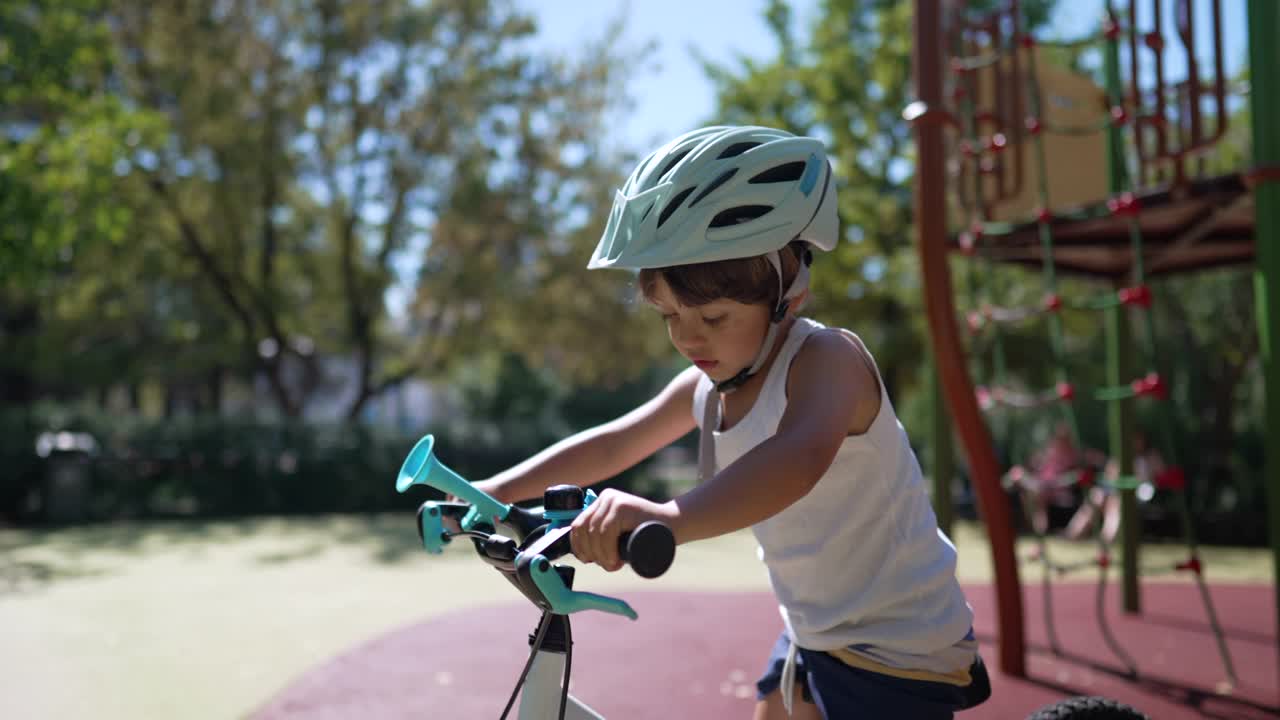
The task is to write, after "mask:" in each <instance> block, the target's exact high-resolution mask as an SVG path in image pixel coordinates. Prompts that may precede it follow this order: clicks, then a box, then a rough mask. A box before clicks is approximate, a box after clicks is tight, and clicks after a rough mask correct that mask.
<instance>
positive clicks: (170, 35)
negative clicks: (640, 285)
mask: <svg viewBox="0 0 1280 720" xmlns="http://www.w3.org/2000/svg"><path fill="white" fill-rule="evenodd" d="M0 25H3V26H4V27H5V28H6V29H7V30H8V29H12V30H13V32H5V33H4V34H3V35H0V37H3V38H4V39H3V40H0V57H3V59H4V60H6V62H5V63H0V79H2V80H5V81H7V82H3V83H0V85H3V86H4V87H3V90H2V91H3V93H4V95H3V96H2V100H3V103H0V107H2V108H3V110H2V111H0V128H3V131H4V137H6V138H7V139H8V142H7V143H5V144H4V145H3V146H2V147H0V190H2V191H3V192H0V240H3V242H2V243H0V275H2V276H3V278H2V279H0V300H2V301H3V302H0V337H3V339H4V340H5V344H6V346H7V347H14V348H17V351H16V352H14V353H7V354H6V357H5V359H4V360H3V362H4V363H5V366H4V367H3V368H0V370H3V371H4V372H5V374H6V375H8V376H9V377H12V378H13V380H12V381H11V382H6V383H3V384H4V385H5V386H7V389H6V391H5V393H4V394H3V395H0V404H4V403H5V402H9V403H18V404H21V403H24V402H28V401H29V400H30V399H31V397H36V396H40V395H42V394H57V395H59V396H65V397H79V396H83V395H84V394H86V393H94V392H101V391H102V390H103V389H104V388H105V387H106V386H107V385H108V384H110V383H126V384H137V383H140V382H142V381H143V380H144V379H145V380H147V381H148V382H151V383H155V384H158V385H161V386H163V387H166V388H170V389H173V390H181V389H182V388H184V387H187V386H190V385H192V384H193V383H200V382H205V380H206V379H207V378H209V377H214V376H223V375H229V376H231V377H235V378H239V379H242V380H249V379H251V378H252V377H254V376H258V377H262V378H265V379H266V380H267V382H268V387H269V390H270V394H269V396H267V397H264V402H265V403H270V404H273V405H274V406H275V407H276V408H277V409H278V413H279V414H280V415H284V416H296V415H299V414H301V413H302V412H303V411H304V410H305V409H306V408H307V406H308V403H309V402H310V401H311V400H312V399H313V398H316V397H317V396H318V395H320V394H322V393H325V392H326V391H329V390H331V388H332V378H330V377H329V376H328V375H327V371H326V366H325V364H324V363H323V362H321V359H322V358H332V357H335V356H341V357H344V358H347V359H349V360H350V362H351V363H353V364H354V365H355V366H356V372H355V374H354V377H355V380H356V385H357V388H356V392H355V394H354V397H353V400H352V402H351V404H350V406H349V407H348V408H347V415H348V416H350V417H356V416H358V414H359V413H360V411H361V409H362V407H363V406H364V404H365V403H367V402H368V400H369V399H370V398H372V397H376V396H377V395H378V394H379V393H381V392H383V391H384V390H386V389H387V388H389V387H392V386H394V385H396V384H397V383H399V382H402V381H403V380H405V379H407V378H410V377H432V376H435V377H438V376H440V375H441V374H443V373H445V372H447V371H448V370H449V369H450V367H451V366H452V365H454V364H456V363H458V362H460V361H462V360H464V359H470V358H474V357H478V356H480V355H483V354H485V353H488V352H491V351H492V348H495V347H501V348H514V349H516V350H517V351H519V352H521V353H522V354H524V355H525V356H526V357H527V358H528V359H529V360H530V361H531V362H534V363H535V364H541V365H547V366H550V365H557V366H560V367H563V368H564V371H565V372H570V373H577V374H579V375H581V376H583V377H589V378H594V379H600V380H608V381H610V382H618V381H620V380H622V379H625V378H626V377H630V376H634V375H635V374H636V373H637V372H638V371H639V369H641V368H642V367H643V365H644V363H645V359H646V358H648V357H652V356H653V353H654V350H655V348H656V347H657V346H656V344H654V343H652V342H649V341H647V340H646V341H639V340H636V341H632V340H623V341H620V342H619V347H618V350H619V352H618V354H617V357H616V358H615V359H614V360H613V361H602V360H601V359H600V357H601V356H600V354H599V353H596V352H590V351H588V348H589V347H590V344H589V343H587V342H584V341H585V340H586V339H587V338H595V337H597V336H598V334H599V333H600V332H601V331H602V329H603V327H604V326H606V325H608V324H610V323H613V324H618V323H621V324H623V325H625V324H627V323H628V322H630V320H629V319H628V318H630V317H631V315H632V314H629V313H625V312H624V313H622V314H621V316H620V317H621V320H617V319H615V318H614V316H613V314H608V313H606V314H602V313H600V312H597V311H598V309H599V308H600V307H601V303H602V302H607V303H608V304H609V305H612V304H613V301H614V300H616V299H617V298H619V297H622V296H624V295H625V294H626V292H627V289H626V283H627V279H626V277H625V276H623V275H621V274H611V273H596V274H591V276H590V277H584V276H586V275H587V274H586V273H585V272H583V270H582V265H583V258H585V257H586V256H587V255H588V253H589V247H588V243H590V242H591V238H592V237H594V236H596V235H598V232H599V228H598V226H597V224H596V223H595V220H594V219H595V218H598V217H602V216H603V211H602V210H601V208H603V207H607V205H608V202H609V200H610V199H611V198H610V197H609V195H608V188H611V187H613V186H614V185H615V184H616V177H615V175H614V172H615V171H614V168H615V166H618V165H621V164H622V163H621V162H618V159H617V158H615V157H614V156H613V155H612V154H611V153H608V152H604V151H602V149H601V148H600V147H599V145H598V144H597V138H598V137H600V136H601V133H598V132H597V131H598V129H599V127H600V123H601V118H602V116H603V114H604V113H605V112H606V111H608V110H610V109H612V108H615V107H617V106H618V104H619V103H620V102H622V101H623V100H624V98H623V96H622V95H621V93H620V92H619V90H618V88H619V87H622V82H621V79H622V77H623V70H624V68H625V67H626V66H627V64H628V63H627V60H629V59H630V54H631V53H632V52H639V51H633V50H630V49H627V48H621V47H617V46H615V45H613V44H610V43H608V42H605V41H604V40H601V41H599V42H598V43H591V42H587V43H586V44H585V45H584V52H583V53H582V54H581V56H579V57H575V58H566V57H559V56H553V55H549V54H547V53H543V52H540V51H537V50H536V49H535V48H534V47H533V45H532V43H531V42H530V39H531V37H532V35H533V33H534V31H535V27H534V25H533V22H532V20H531V19H530V17H529V16H528V15H527V14H526V13H525V12H523V11H521V10H520V9H519V8H518V7H516V6H515V4H514V3H513V2H510V1H509V0H434V1H433V2H415V1H411V0H393V1H391V2H383V3H355V4H340V3H333V2H328V1H327V0H269V1H267V2H248V1H247V0H232V1H231V2H226V3H215V4H210V3H194V4H166V3H162V4H158V5H157V4H151V5H139V4H137V3H128V2H115V1H114V0H76V1H75V2H71V3H59V4H57V7H50V6H48V4H45V3H36V2H19V3H7V4H5V6H4V8H3V9H2V10H0ZM423 260H425V266H424V268H423V269H422V271H421V272H418V270H417V268H418V266H419V265H420V264H421V263H422V261H423ZM562 276H569V277H571V278H574V280H572V281H569V280H565V279H562ZM393 290H394V291H395V292H396V293H397V294H398V297H400V298H402V299H407V300H408V303H407V304H408V305H409V310H408V312H407V313H406V314H401V315H395V314H393V313H392V310H391V308H389V307H388V305H387V298H388V296H389V293H391V292H392V291H393ZM525 309H529V310H530V313H529V314H534V315H536V317H532V318H531V317H528V314H526V313H525V312H523V311H524V310H525ZM562 310H563V313H562V312H561V311H562ZM561 315H563V316H564V317H565V318H566V319H565V320H557V321H556V322H547V319H548V318H560V317H561ZM619 329H620V330H621V329H623V328H621V327H620V328H619ZM618 335H619V337H624V336H625V337H632V334H626V333H622V332H620V333H618ZM58 348H62V349H63V350H64V351H63V352H61V353H59V352H57V349H58ZM22 387H27V388H31V390H29V391H25V392H22V393H16V392H13V391H11V390H9V389H8V388H22Z"/></svg>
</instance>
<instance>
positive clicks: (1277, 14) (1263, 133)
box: [1249, 0, 1280, 649]
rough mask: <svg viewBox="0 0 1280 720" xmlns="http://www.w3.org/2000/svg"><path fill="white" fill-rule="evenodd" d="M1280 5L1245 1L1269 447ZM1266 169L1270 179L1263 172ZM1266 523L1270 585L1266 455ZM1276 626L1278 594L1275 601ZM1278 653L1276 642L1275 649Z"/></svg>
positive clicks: (1278, 275)
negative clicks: (1247, 10)
mask: <svg viewBox="0 0 1280 720" xmlns="http://www.w3.org/2000/svg"><path fill="white" fill-rule="evenodd" d="M1277 37H1280V3H1276V2H1275V0H1249V74H1250V92H1249V102H1250V105H1251V108H1250V112H1251V114H1252V120H1253V157H1254V163H1255V164H1256V166H1257V168H1258V169H1259V178H1258V184H1257V186H1256V187H1255V188H1254V213H1255V225H1254V236H1253V237H1254V239H1253V242H1254V247H1255V253H1256V255H1257V276H1256V283H1255V285H1256V288H1257V293H1256V302H1257V306H1258V334H1259V335H1260V336H1261V338H1262V365H1263V373H1264V377H1265V379H1266V383H1267V389H1266V401H1267V410H1266V413H1267V425H1266V427H1267V428H1268V434H1269V435H1270V437H1268V438H1267V447H1268V448H1275V447H1277V446H1278V444H1280V366H1277V362H1276V355H1275V353H1274V352H1273V349H1274V346H1273V345H1272V341H1273V339H1276V338H1280V308H1277V307H1276V306H1275V304H1274V303H1273V301H1272V298H1280V252H1277V249H1280V179H1278V178H1277V177H1276V172H1277V168H1280V42H1276V38H1277ZM1266 168H1270V169H1271V173H1270V174H1269V175H1268V174H1266V173H1265V172H1264V169H1266ZM1266 465H1267V467H1266V475H1265V477H1266V483H1265V485H1266V489H1267V524H1268V526H1269V527H1270V528H1271V558H1272V573H1273V575H1272V578H1271V582H1272V585H1273V586H1275V585H1276V584H1277V582H1280V457H1278V456H1277V455H1276V453H1274V452H1268V453H1267V460H1266ZM1276 619H1277V624H1280V595H1278V596H1277V598H1276ZM1277 649H1280V643H1278V644H1277Z"/></svg>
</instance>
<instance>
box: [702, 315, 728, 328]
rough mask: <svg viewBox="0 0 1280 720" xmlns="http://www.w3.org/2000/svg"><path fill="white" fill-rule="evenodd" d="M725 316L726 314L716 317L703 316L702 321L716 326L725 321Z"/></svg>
mask: <svg viewBox="0 0 1280 720" xmlns="http://www.w3.org/2000/svg"><path fill="white" fill-rule="evenodd" d="M724 318H725V316H724V315H717V316H715V317H704V318H702V322H704V323H706V324H708V325H710V326H712V327H715V326H716V325H719V324H720V323H722V322H724Z"/></svg>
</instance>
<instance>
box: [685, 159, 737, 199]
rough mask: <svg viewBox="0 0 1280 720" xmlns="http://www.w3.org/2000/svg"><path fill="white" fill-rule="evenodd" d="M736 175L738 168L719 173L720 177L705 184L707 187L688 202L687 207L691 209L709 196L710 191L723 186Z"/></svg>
mask: <svg viewBox="0 0 1280 720" xmlns="http://www.w3.org/2000/svg"><path fill="white" fill-rule="evenodd" d="M737 174H738V168H730V169H728V170H725V171H724V172H723V173H720V177H718V178H716V179H715V180H712V181H711V182H710V183H707V186H706V187H705V188H703V189H702V192H700V193H698V195H697V196H696V197H694V198H693V200H692V201H690V202H689V207H693V206H694V205H697V204H698V202H699V201H701V200H702V198H704V197H706V196H707V195H709V194H711V191H712V190H715V189H716V188H718V187H720V186H721V185H723V184H725V183H726V182H728V181H729V178H731V177H733V176H734V175H737Z"/></svg>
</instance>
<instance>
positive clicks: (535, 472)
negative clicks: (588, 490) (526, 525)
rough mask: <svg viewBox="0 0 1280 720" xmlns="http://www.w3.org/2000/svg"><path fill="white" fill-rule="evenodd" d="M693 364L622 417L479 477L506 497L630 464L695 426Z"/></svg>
mask: <svg viewBox="0 0 1280 720" xmlns="http://www.w3.org/2000/svg"><path fill="white" fill-rule="evenodd" d="M701 376H702V372H701V371H699V370H698V369H697V368H696V367H690V368H688V369H687V370H685V371H683V372H681V373H680V374H679V375H677V376H676V377H675V378H674V379H673V380H672V381H671V382H670V383H668V384H667V386H666V388H664V389H663V390H662V392H660V393H658V394H657V395H656V396H655V397H654V398H653V399H651V400H649V401H648V402H646V403H645V404H643V405H641V406H640V407H638V408H636V409H635V410H632V411H631V412H629V413H627V414H626V415H623V416H622V417H620V418H618V419H616V420H612V421H610V422H607V423H605V424H603V425H598V426H596V427H594V428H590V429H588V430H584V431H582V432H579V433H577V434H575V435H572V436H570V437H568V438H565V439H564V440H561V441H560V442H558V443H556V444H555V445H552V446H551V447H549V448H547V449H545V450H543V451H542V452H540V453H538V454H537V455H534V456H533V457H531V458H529V459H528V460H525V461H524V462H522V463H520V464H519V465H516V466H515V467H512V468H510V469H508V470H505V471H503V472H501V473H498V474H497V475H495V476H493V477H492V478H489V479H488V480H484V481H482V482H479V483H476V484H477V485H478V486H480V488H481V489H483V490H484V491H486V492H488V493H489V494H490V495H493V496H494V497H495V498H497V499H498V500H500V501H502V502H505V503H513V502H519V501H521V500H529V499H533V498H540V497H542V493H543V491H545V490H546V489H547V488H548V487H550V486H552V485H557V484H560V483H572V484H574V485H581V486H584V487H585V486H587V485H593V484H595V483H597V482H600V481H601V480H604V479H606V478H610V477H613V476H614V475H617V474H618V473H621V472H622V471H624V470H626V469H628V468H630V467H631V466H633V465H635V464H636V463H638V462H640V461H641V460H643V459H645V458H646V457H648V456H650V455H652V454H653V453H654V452H657V451H658V450H660V449H661V448H663V447H666V446H667V445H670V444H671V443H672V442H674V441H676V440H678V439H679V438H680V437H681V436H683V435H684V434H685V433H688V432H689V431H690V430H692V429H693V428H694V427H695V423H694V419H693V391H694V388H695V387H697V384H698V378H700V377H701Z"/></svg>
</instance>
